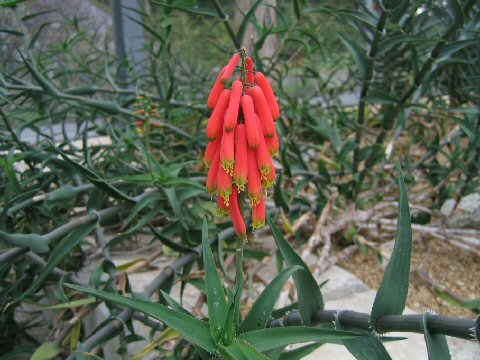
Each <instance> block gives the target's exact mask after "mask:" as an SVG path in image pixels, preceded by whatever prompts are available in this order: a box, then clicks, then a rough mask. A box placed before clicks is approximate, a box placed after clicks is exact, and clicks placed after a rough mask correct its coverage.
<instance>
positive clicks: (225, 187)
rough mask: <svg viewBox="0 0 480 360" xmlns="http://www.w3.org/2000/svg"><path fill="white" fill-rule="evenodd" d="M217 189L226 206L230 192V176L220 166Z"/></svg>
mask: <svg viewBox="0 0 480 360" xmlns="http://www.w3.org/2000/svg"><path fill="white" fill-rule="evenodd" d="M217 189H218V194H219V196H221V197H223V199H224V200H225V204H226V205H227V206H228V199H230V194H231V193H232V176H231V175H230V174H229V173H227V172H225V170H223V169H222V167H219V169H218V180H217Z"/></svg>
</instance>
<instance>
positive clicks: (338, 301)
mask: <svg viewBox="0 0 480 360" xmlns="http://www.w3.org/2000/svg"><path fill="white" fill-rule="evenodd" d="M139 257H141V255H129V256H116V257H114V259H113V261H114V262H115V263H116V264H117V265H120V264H124V263H126V262H128V261H131V260H133V259H135V258H139ZM172 260H173V259H171V258H165V257H160V258H157V259H156V260H155V261H154V262H153V263H152V264H151V265H152V267H153V268H152V269H150V270H148V271H143V272H139V273H135V274H131V275H129V279H130V283H131V285H132V288H133V289H134V291H142V290H143V288H144V287H145V286H147V285H148V284H150V283H151V281H152V280H153V279H154V278H155V277H156V276H157V275H158V274H159V273H160V272H161V271H162V269H163V267H165V266H167V265H168V264H170V263H171V261H172ZM315 261H316V259H313V258H312V259H307V262H308V263H309V264H310V265H313V264H314V263H315ZM275 267H276V266H275V260H274V259H272V261H270V262H269V264H267V265H266V266H265V267H264V268H262V269H260V271H259V272H258V274H259V275H261V276H262V277H263V278H264V279H265V280H266V281H271V280H272V279H273V277H274V276H275V275H276V268H275ZM326 280H328V282H327V283H326V284H325V285H324V286H323V287H322V294H323V297H324V301H325V308H326V309H332V310H354V311H359V312H364V313H369V312H370V311H371V307H372V304H373V301H374V299H375V295H376V291H375V290H373V289H370V288H369V287H368V286H367V285H365V284H364V283H363V282H362V281H361V280H360V279H358V278H357V277H356V276H355V275H353V274H351V273H350V272H348V271H346V270H344V269H342V268H340V267H337V266H334V267H332V268H330V269H329V270H328V271H326V272H325V273H324V274H322V275H321V277H320V278H318V279H317V282H318V283H322V282H324V281H326ZM261 288H263V286H259V287H258V289H257V290H261ZM171 295H172V296H173V297H174V298H175V299H179V284H176V285H175V286H174V287H173V289H172V292H171ZM199 295H200V292H199V291H198V290H197V289H196V288H194V287H193V286H190V285H187V287H186V289H185V294H184V299H183V300H184V306H185V307H186V308H187V309H191V308H192V307H193V306H194V305H195V302H196V301H197V299H198V296H199ZM153 301H156V299H155V298H154V299H153ZM202 311H204V313H205V314H206V313H207V309H206V306H205V305H203V307H202ZM405 313H410V314H413V313H414V312H413V311H412V310H410V309H408V308H407V309H406V310H405ZM92 315H93V316H92V317H93V319H95V323H96V324H90V326H87V327H88V328H90V329H93V328H95V326H96V325H98V323H99V322H102V321H103V320H105V319H106V318H108V316H109V315H108V310H107V309H106V308H99V309H97V311H95V312H94V314H92ZM93 319H90V320H93ZM133 323H134V325H135V329H136V331H137V333H138V334H140V335H142V336H144V337H145V340H144V341H139V342H135V343H131V344H129V346H128V352H129V354H130V355H133V354H136V353H138V352H140V351H141V350H142V349H143V348H144V347H145V346H146V345H148V344H149V343H150V342H151V341H152V340H151V339H150V337H149V328H147V327H146V326H145V325H143V324H141V323H139V322H138V321H134V322H133ZM388 335H391V336H401V337H407V338H408V339H407V340H402V341H397V342H391V343H387V344H385V347H386V348H387V350H388V352H389V353H390V355H391V357H392V359H393V360H403V359H405V360H423V359H425V360H428V356H427V350H426V345H425V341H424V339H423V335H422V334H413V333H390V334H388ZM159 336H160V335H159V333H157V334H156V335H155V336H154V338H158V337H159ZM447 340H448V344H449V348H450V353H451V355H452V359H454V360H473V359H480V345H479V344H478V343H476V342H473V341H468V340H461V339H455V338H449V337H447ZM118 345H119V344H118V342H117V340H116V339H114V340H111V341H109V342H107V344H105V345H104V351H106V352H107V353H108V355H109V356H108V357H107V358H109V359H117V358H118V359H120V358H121V357H120V356H119V355H118V354H116V350H117V349H118ZM295 347H296V346H295ZM157 358H158V353H157V352H155V351H153V352H151V353H150V354H148V355H147V356H145V357H144V359H146V360H149V359H157ZM304 359H306V360H314V359H315V360H316V359H335V360H350V359H352V360H353V359H355V358H354V357H353V356H352V355H351V354H350V353H349V352H348V350H346V348H345V347H343V346H340V345H330V344H327V345H323V346H321V347H320V348H319V349H317V350H316V351H314V352H313V353H312V354H310V355H308V356H306V357H304Z"/></svg>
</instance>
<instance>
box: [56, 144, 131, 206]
mask: <svg viewBox="0 0 480 360" xmlns="http://www.w3.org/2000/svg"><path fill="white" fill-rule="evenodd" d="M51 149H52V150H53V151H55V152H57V153H58V154H60V156H61V157H62V158H63V159H64V160H65V161H66V162H67V163H68V164H70V165H71V166H72V167H73V168H74V169H76V170H77V171H78V172H79V173H81V174H82V175H84V176H85V177H86V178H87V179H88V180H89V181H90V182H91V183H92V184H93V185H95V187H97V188H99V189H100V190H102V191H104V192H105V193H107V194H108V195H110V196H111V197H113V198H115V199H121V200H127V201H129V202H135V200H133V199H132V198H131V197H130V196H128V195H126V194H124V193H123V192H122V191H120V190H119V189H117V188H116V187H115V186H113V185H112V184H110V183H108V182H107V181H106V180H105V179H103V178H102V177H101V176H100V175H98V174H97V173H96V172H95V171H93V170H91V169H88V168H86V167H84V166H82V165H80V164H79V163H77V162H75V161H73V160H72V159H70V157H69V156H68V155H67V154H65V153H64V152H63V151H61V150H60V149H58V148H57V147H56V146H53V145H52V146H51Z"/></svg>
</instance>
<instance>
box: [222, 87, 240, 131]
mask: <svg viewBox="0 0 480 360" xmlns="http://www.w3.org/2000/svg"><path fill="white" fill-rule="evenodd" d="M242 90H243V85H242V82H241V81H240V80H235V81H234V82H233V84H232V90H231V91H230V101H229V103H228V108H227V111H226V113H225V120H224V127H225V131H232V130H233V129H235V125H237V120H238V110H239V107H240V97H241V96H242Z"/></svg>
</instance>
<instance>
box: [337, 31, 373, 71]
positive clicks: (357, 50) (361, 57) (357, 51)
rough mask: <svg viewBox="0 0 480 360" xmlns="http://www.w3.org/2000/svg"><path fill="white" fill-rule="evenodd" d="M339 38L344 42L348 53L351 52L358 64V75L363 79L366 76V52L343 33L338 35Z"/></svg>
mask: <svg viewBox="0 0 480 360" xmlns="http://www.w3.org/2000/svg"><path fill="white" fill-rule="evenodd" d="M338 36H339V37H340V40H342V42H343V43H344V44H345V46H346V47H347V49H348V51H349V52H350V54H352V56H353V58H354V59H355V62H356V63H357V65H358V69H359V71H360V76H361V78H362V79H365V78H366V76H367V67H368V58H367V53H366V52H365V50H364V49H362V48H361V47H360V46H359V45H358V44H357V43H355V42H353V41H352V40H350V39H348V38H346V37H345V36H343V35H340V34H339V35H338Z"/></svg>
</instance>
